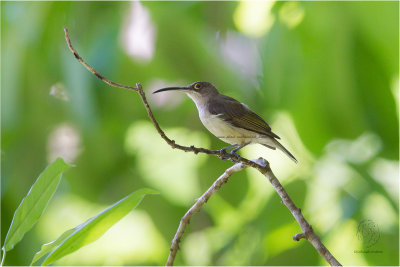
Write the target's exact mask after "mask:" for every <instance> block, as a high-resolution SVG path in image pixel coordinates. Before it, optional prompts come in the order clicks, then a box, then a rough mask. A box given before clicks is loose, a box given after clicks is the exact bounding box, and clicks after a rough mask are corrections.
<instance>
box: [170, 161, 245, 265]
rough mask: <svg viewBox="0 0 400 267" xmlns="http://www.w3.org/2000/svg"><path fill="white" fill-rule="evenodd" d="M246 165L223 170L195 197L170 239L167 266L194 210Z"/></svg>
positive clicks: (174, 254) (172, 258)
mask: <svg viewBox="0 0 400 267" xmlns="http://www.w3.org/2000/svg"><path fill="white" fill-rule="evenodd" d="M247 167H248V166H246V165H244V164H243V163H236V164H235V165H233V166H232V167H230V168H229V169H227V170H225V172H224V173H223V174H222V175H221V176H220V177H219V178H218V179H217V180H216V181H215V182H214V183H213V184H212V185H211V187H210V188H208V190H207V191H206V192H205V193H204V194H203V195H202V196H201V197H200V198H198V199H197V201H196V203H194V205H193V206H192V207H191V208H190V209H189V210H188V211H187V212H186V214H185V215H184V216H183V217H182V219H181V221H180V223H179V227H178V230H177V231H176V234H175V236H174V239H172V244H171V248H170V252H169V256H168V260H167V264H166V265H167V266H172V265H173V264H174V260H175V256H176V253H177V252H178V249H179V243H180V241H181V238H182V236H183V233H184V232H185V229H186V226H187V225H188V224H189V223H190V219H191V218H192V216H193V215H194V214H195V213H196V212H199V210H200V209H201V207H202V206H203V205H204V204H205V203H206V202H207V201H208V200H209V199H210V197H211V196H212V195H213V194H214V193H216V192H217V191H218V189H220V188H221V186H222V185H223V184H225V183H226V182H228V179H229V177H231V176H232V174H234V173H235V172H238V171H241V170H242V169H244V168H247Z"/></svg>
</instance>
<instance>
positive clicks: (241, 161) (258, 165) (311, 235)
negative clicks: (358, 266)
mask: <svg viewBox="0 0 400 267" xmlns="http://www.w3.org/2000/svg"><path fill="white" fill-rule="evenodd" d="M64 32H65V39H66V41H67V44H68V48H69V49H70V50H71V52H72V53H73V54H74V56H75V58H76V59H78V60H79V61H80V62H81V63H82V64H83V65H84V66H85V67H86V68H87V69H88V70H89V71H90V72H91V73H93V74H94V75H95V76H96V77H97V78H99V79H100V80H102V81H103V82H105V83H107V84H108V85H110V86H114V87H120V88H123V89H128V90H133V91H136V92H138V93H139V95H140V97H141V99H142V102H143V105H144V107H145V109H146V111H147V115H148V116H149V118H150V120H151V122H152V123H153V124H154V127H155V128H156V130H157V132H158V133H159V134H160V136H161V137H162V138H163V139H164V140H165V141H166V142H167V143H168V144H169V145H170V146H171V147H172V148H176V149H179V150H182V151H185V152H193V153H195V154H198V153H204V154H208V155H215V156H218V157H219V158H221V159H230V160H232V161H234V162H237V164H235V165H234V166H232V167H231V168H229V169H228V170H226V171H225V173H224V174H223V175H222V176H221V177H223V178H224V177H225V178H226V180H227V179H228V178H229V176H231V175H232V174H233V173H234V172H236V171H239V169H243V168H245V167H253V168H255V169H257V170H258V171H259V172H261V173H262V174H263V175H264V176H266V177H267V179H268V181H269V182H270V183H271V184H272V186H273V187H274V189H275V191H276V192H277V193H278V195H279V196H280V197H281V199H282V202H283V204H285V206H286V207H287V208H288V209H289V211H290V212H291V213H292V215H293V217H294V218H295V219H296V221H297V222H298V223H299V225H300V227H301V229H302V233H299V234H296V235H295V236H293V239H294V240H296V241H299V240H300V239H302V238H304V239H307V240H308V241H309V242H310V243H311V244H312V245H313V246H314V248H315V249H316V250H317V252H318V253H319V254H320V255H321V256H322V257H323V258H324V259H325V260H326V261H327V262H328V263H329V264H330V265H331V266H341V264H340V263H339V262H338V261H337V260H336V259H335V257H333V255H332V254H331V253H330V252H329V250H328V249H327V248H326V247H325V246H324V244H323V243H322V242H321V239H320V238H319V236H318V235H317V234H316V233H315V232H314V230H313V228H312V227H311V225H310V224H309V223H308V222H307V220H306V219H305V218H304V216H303V214H302V213H301V210H300V209H299V208H297V207H296V205H295V204H294V202H293V201H292V199H291V198H290V197H289V195H288V193H287V192H286V190H285V189H284V188H283V186H282V185H281V183H280V182H279V180H278V179H277V178H276V177H275V175H274V174H273V172H272V170H271V168H270V166H269V163H268V162H267V161H266V160H265V159H259V160H258V161H257V162H254V161H251V160H248V159H246V158H243V157H241V156H238V155H235V154H230V153H228V152H226V151H224V150H210V149H205V148H201V147H195V146H190V147H188V146H182V145H179V144H176V143H175V141H174V140H171V139H170V138H168V137H167V136H166V135H165V133H164V131H163V130H162V129H161V127H160V126H159V124H158V122H157V121H156V119H155V118H154V115H153V112H152V111H151V108H150V106H149V104H148V102H147V99H146V95H145V93H144V91H143V89H142V86H141V84H140V83H137V84H136V87H132V86H127V85H123V84H119V83H115V82H113V81H111V80H108V79H106V78H105V77H104V76H102V75H101V74H100V73H98V72H97V71H95V70H94V69H93V68H92V67H91V66H90V65H88V64H87V63H86V62H85V61H84V60H83V59H82V57H81V56H80V55H79V54H78V52H77V51H76V50H75V48H73V46H72V44H71V41H70V39H69V35H68V30H67V29H66V28H64ZM221 177H219V178H218V179H217V181H219V180H220V179H221ZM217 181H215V183H217ZM215 183H214V184H215ZM214 184H213V186H212V187H210V189H208V190H207V192H208V193H209V195H207V196H208V198H209V197H211V195H212V194H214V193H215V191H216V190H217V189H218V188H219V187H220V186H221V185H222V183H221V185H219V187H214ZM214 189H215V190H214ZM209 190H211V191H210V192H209ZM207 192H206V193H205V194H203V196H204V195H206V194H207ZM203 196H202V197H201V198H200V199H202V198H203ZM208 198H207V199H208ZM204 203H205V202H199V203H198V202H196V203H195V204H194V206H193V207H192V208H191V209H190V210H189V211H188V212H187V213H186V214H185V216H184V217H183V218H182V220H181V223H180V225H179V228H178V232H177V233H176V235H175V238H174V240H173V241H172V246H171V249H170V252H171V253H170V256H169V258H168V262H167V265H172V264H173V261H174V258H175V255H176V252H177V249H178V247H179V241H180V238H181V236H182V235H183V232H184V230H185V227H186V225H187V223H188V221H189V220H190V217H191V216H192V215H193V213H194V212H197V211H198V210H199V209H200V207H201V206H202V205H203V204H204ZM172 253H173V255H171V254H172Z"/></svg>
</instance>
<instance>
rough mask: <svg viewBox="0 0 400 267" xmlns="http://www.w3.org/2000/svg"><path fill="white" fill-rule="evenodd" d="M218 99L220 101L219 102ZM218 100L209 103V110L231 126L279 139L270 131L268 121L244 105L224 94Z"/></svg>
mask: <svg viewBox="0 0 400 267" xmlns="http://www.w3.org/2000/svg"><path fill="white" fill-rule="evenodd" d="M220 101H221V103H219V102H220ZM220 101H218V100H217V101H213V102H211V103H210V105H209V111H210V113H211V114H213V115H218V117H219V118H221V119H223V120H224V121H226V122H228V123H230V124H232V125H233V126H236V127H239V128H243V129H246V130H249V131H252V132H256V133H259V134H264V135H267V136H270V137H272V138H278V139H280V137H279V136H278V135H276V134H275V133H273V132H272V131H271V127H270V126H269V125H268V123H266V122H265V121H264V120H263V119H262V118H261V117H260V116H258V115H257V114H256V113H254V112H253V111H251V110H250V109H249V108H248V107H247V106H246V105H244V104H242V103H240V102H238V101H237V100H235V99H233V98H231V97H228V96H224V98H223V99H221V100H220Z"/></svg>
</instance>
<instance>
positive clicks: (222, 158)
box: [218, 147, 230, 160]
mask: <svg viewBox="0 0 400 267" xmlns="http://www.w3.org/2000/svg"><path fill="white" fill-rule="evenodd" d="M226 149H227V148H226V147H224V148H221V149H220V150H219V151H220V152H221V154H222V155H219V156H218V157H219V158H220V159H221V160H228V159H230V155H229V154H230V153H228V152H226Z"/></svg>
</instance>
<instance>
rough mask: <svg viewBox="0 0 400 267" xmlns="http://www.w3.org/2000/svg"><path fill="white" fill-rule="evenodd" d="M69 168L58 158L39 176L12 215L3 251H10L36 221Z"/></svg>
mask: <svg viewBox="0 0 400 267" xmlns="http://www.w3.org/2000/svg"><path fill="white" fill-rule="evenodd" d="M69 167H71V165H69V164H67V163H65V162H64V160H63V159H61V158H58V159H56V160H55V161H54V162H53V163H51V164H50V165H48V166H47V168H46V169H45V170H44V171H43V172H42V173H41V174H40V175H39V178H37V180H36V182H35V183H34V184H33V186H32V187H31V189H30V190H29V192H28V194H27V195H26V196H25V197H24V199H22V201H21V204H20V205H19V207H18V208H17V210H16V211H15V213H14V217H13V220H12V222H11V226H10V229H9V230H8V233H7V236H6V240H5V241H4V246H3V251H4V252H5V251H9V250H11V249H12V248H13V247H14V246H15V245H16V244H17V243H18V242H19V241H21V239H22V238H23V236H24V234H25V233H26V232H28V231H29V230H30V229H31V228H32V227H33V225H34V224H35V223H36V222H37V221H38V219H39V218H40V216H41V215H42V214H43V212H44V210H45V208H46V206H47V203H49V201H50V199H51V197H52V196H53V194H54V192H55V191H56V189H57V186H58V184H59V183H60V180H61V175H62V173H63V172H64V171H65V170H66V169H68V168H69Z"/></svg>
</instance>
